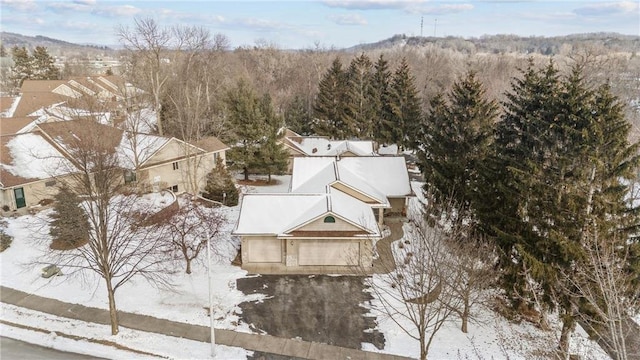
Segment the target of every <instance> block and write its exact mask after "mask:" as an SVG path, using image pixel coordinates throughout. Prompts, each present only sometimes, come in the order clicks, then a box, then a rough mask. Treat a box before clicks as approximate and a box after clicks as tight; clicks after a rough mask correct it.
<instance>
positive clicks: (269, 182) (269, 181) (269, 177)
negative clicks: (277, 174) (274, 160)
mask: <svg viewBox="0 0 640 360" xmlns="http://www.w3.org/2000/svg"><path fill="white" fill-rule="evenodd" d="M267 179H268V180H267V185H270V184H271V171H269V175H268V178H267Z"/></svg>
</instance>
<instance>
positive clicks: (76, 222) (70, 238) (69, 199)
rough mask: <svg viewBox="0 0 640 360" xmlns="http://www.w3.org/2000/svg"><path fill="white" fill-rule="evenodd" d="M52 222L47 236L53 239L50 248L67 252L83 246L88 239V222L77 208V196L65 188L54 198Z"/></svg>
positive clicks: (80, 209) (85, 216)
mask: <svg viewBox="0 0 640 360" xmlns="http://www.w3.org/2000/svg"><path fill="white" fill-rule="evenodd" d="M54 200H55V201H54V205H53V213H52V214H51V219H52V221H51V222H50V228H49V234H50V235H51V237H52V238H53V242H52V243H51V248H52V249H56V250H68V249H73V248H76V247H78V246H81V245H83V244H84V243H85V242H86V241H88V239H89V229H90V225H89V220H88V218H87V214H86V213H85V212H84V210H83V209H82V208H81V207H80V206H79V204H80V199H79V198H78V195H77V194H76V193H75V192H73V191H71V190H69V189H68V188H66V187H62V188H60V190H59V191H58V193H57V194H56V195H55V196H54Z"/></svg>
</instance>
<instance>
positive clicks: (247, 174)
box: [243, 166, 249, 181]
mask: <svg viewBox="0 0 640 360" xmlns="http://www.w3.org/2000/svg"><path fill="white" fill-rule="evenodd" d="M243 172H244V181H249V168H248V167H246V166H245V167H244V169H243Z"/></svg>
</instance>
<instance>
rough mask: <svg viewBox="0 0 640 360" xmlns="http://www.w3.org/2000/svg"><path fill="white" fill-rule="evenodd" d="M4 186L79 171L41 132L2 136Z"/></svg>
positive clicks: (1, 179)
mask: <svg viewBox="0 0 640 360" xmlns="http://www.w3.org/2000/svg"><path fill="white" fill-rule="evenodd" d="M0 146H1V148H0V150H1V151H0V160H1V163H0V186H2V187H3V188H7V187H12V186H17V185H20V184H26V183H30V182H33V181H38V180H44V179H49V178H52V177H55V176H61V175H64V174H68V173H69V172H71V171H74V170H75V169H76V168H75V167H74V166H73V164H71V162H70V161H69V160H68V159H67V158H66V157H65V155H64V154H62V153H61V152H60V151H59V150H58V149H57V148H56V147H54V146H53V145H52V144H51V143H50V142H49V141H47V140H46V139H45V138H44V137H43V136H42V134H41V133H40V132H33V133H26V134H18V135H9V136H2V137H0Z"/></svg>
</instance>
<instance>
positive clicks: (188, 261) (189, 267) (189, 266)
mask: <svg viewBox="0 0 640 360" xmlns="http://www.w3.org/2000/svg"><path fill="white" fill-rule="evenodd" d="M186 259H187V270H186V272H187V274H191V259H189V258H186Z"/></svg>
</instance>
